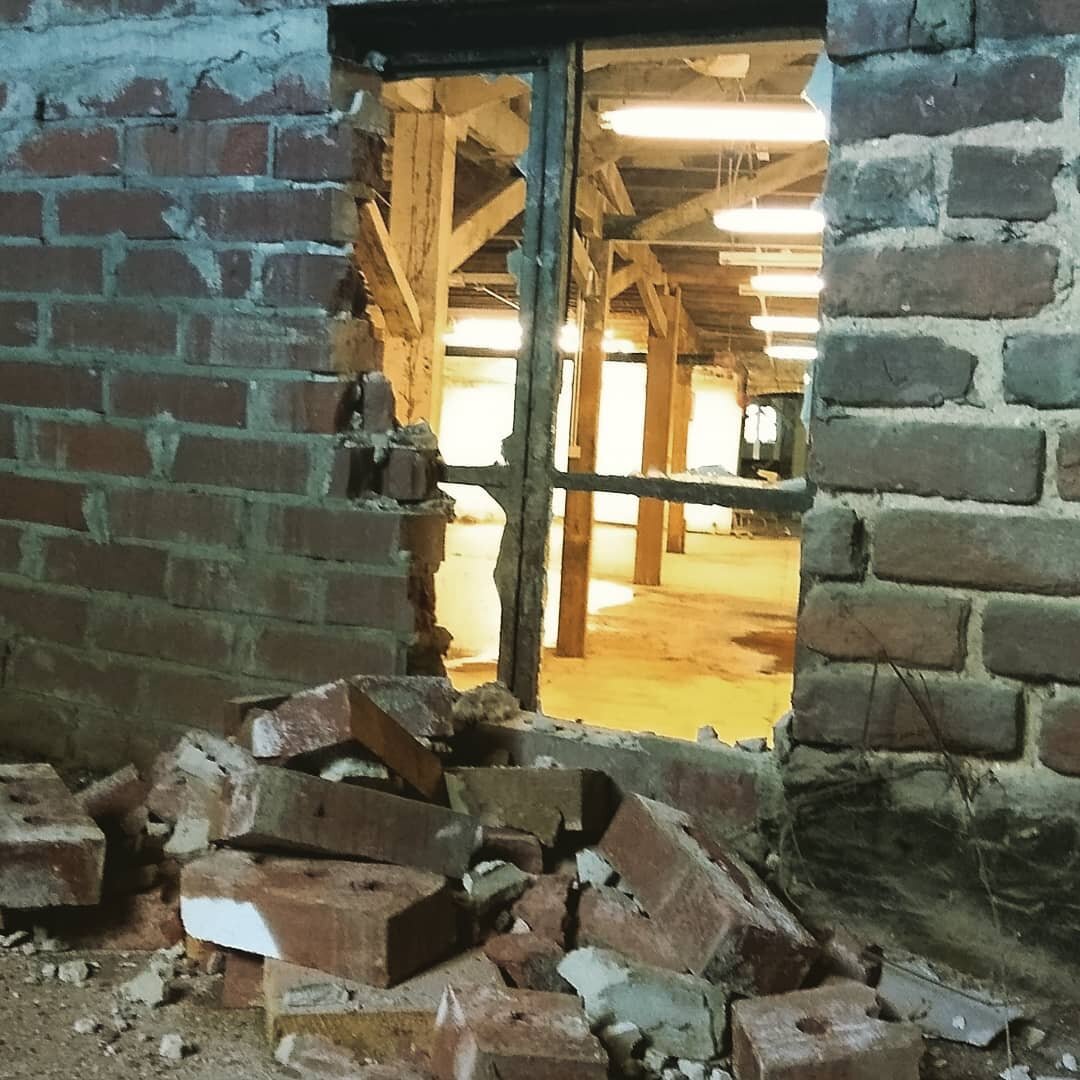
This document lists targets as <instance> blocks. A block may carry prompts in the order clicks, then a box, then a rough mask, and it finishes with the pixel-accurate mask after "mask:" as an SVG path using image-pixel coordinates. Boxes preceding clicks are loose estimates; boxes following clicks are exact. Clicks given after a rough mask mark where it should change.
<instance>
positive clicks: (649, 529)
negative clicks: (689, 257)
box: [634, 292, 682, 585]
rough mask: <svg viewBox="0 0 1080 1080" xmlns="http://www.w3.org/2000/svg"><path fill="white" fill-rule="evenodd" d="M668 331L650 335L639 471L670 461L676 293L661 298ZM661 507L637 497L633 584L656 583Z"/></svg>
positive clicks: (660, 553) (658, 468)
mask: <svg viewBox="0 0 1080 1080" xmlns="http://www.w3.org/2000/svg"><path fill="white" fill-rule="evenodd" d="M664 305H665V307H666V308H667V314H668V332H667V334H666V335H664V336H663V337H660V336H659V335H656V334H652V335H650V337H649V357H648V360H647V362H646V376H645V430H644V435H643V439H642V448H641V472H642V475H643V476H648V475H649V474H650V473H652V472H662V473H666V472H667V471H668V469H669V466H670V461H671V411H672V402H673V400H674V394H675V370H676V368H677V366H678V360H679V316H680V314H681V313H682V297H681V296H680V295H679V293H678V292H676V293H675V294H674V295H673V296H668V297H665V298H664ZM664 510H665V504H664V503H663V502H662V501H660V500H659V499H640V500H638V522H637V542H636V546H635V549H634V584H635V585H659V584H660V571H661V566H662V563H663V557H664Z"/></svg>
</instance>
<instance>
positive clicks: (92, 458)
mask: <svg viewBox="0 0 1080 1080" xmlns="http://www.w3.org/2000/svg"><path fill="white" fill-rule="evenodd" d="M33 446H34V456H35V459H36V460H37V462H38V464H41V465H46V466H48V467H49V468H52V469H66V470H68V471H70V472H98V473H112V474H116V475H119V476H149V475H150V472H151V470H152V468H153V462H152V461H151V458H150V450H149V448H148V447H147V445H146V435H145V433H144V432H142V431H136V430H133V429H131V428H116V427H109V426H107V425H105V424H66V423H62V422H58V421H49V420H41V421H38V422H37V423H36V424H35V425H34V432H33Z"/></svg>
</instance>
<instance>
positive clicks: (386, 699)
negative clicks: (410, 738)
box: [349, 675, 459, 739]
mask: <svg viewBox="0 0 1080 1080" xmlns="http://www.w3.org/2000/svg"><path fill="white" fill-rule="evenodd" d="M349 682H350V683H351V684H352V685H353V686H355V687H356V688H357V689H358V690H360V691H361V692H362V693H363V694H364V695H365V696H366V697H368V698H370V699H371V700H372V701H373V702H375V704H376V705H378V706H379V708H380V709H382V710H383V712H384V713H386V715H387V716H389V717H391V718H392V719H393V720H394V722H395V723H397V724H398V725H400V726H401V727H403V728H404V729H405V730H406V731H408V732H409V733H410V734H412V735H415V736H416V737H417V738H418V739H448V738H452V737H453V736H454V735H455V734H456V733H457V729H458V726H459V725H457V724H456V722H455V718H454V715H453V713H454V704H455V702H456V701H457V700H458V697H459V695H458V692H457V691H456V690H455V689H454V687H453V684H452V683H451V682H450V680H449V679H445V678H441V677H439V676H434V675H390V676H388V675H354V676H352V677H351V678H350V679H349Z"/></svg>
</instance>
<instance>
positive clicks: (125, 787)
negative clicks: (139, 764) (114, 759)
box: [75, 765, 150, 822]
mask: <svg viewBox="0 0 1080 1080" xmlns="http://www.w3.org/2000/svg"><path fill="white" fill-rule="evenodd" d="M149 789H150V787H149V784H147V783H146V781H144V780H143V779H142V777H140V776H139V772H138V770H137V769H136V768H135V766H134V765H126V766H125V767H124V768H123V769H120V770H119V771H118V772H114V773H110V774H109V775H108V776H105V777H102V778H101V779H100V780H96V781H94V782H93V783H91V784H88V785H87V786H86V787H84V788H83V789H82V791H80V792H78V793H77V794H76V795H75V802H76V803H77V804H78V806H79V808H80V809H81V810H82V812H83V813H84V814H86V816H87V817H89V818H91V819H92V820H93V821H96V822H101V821H110V820H111V821H118V820H120V819H121V818H124V817H126V816H127V815H128V814H130V813H131V812H132V811H133V810H138V809H139V808H140V807H141V806H142V804H143V800H144V799H145V798H146V793H147V791H149Z"/></svg>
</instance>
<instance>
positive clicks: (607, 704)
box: [437, 524, 799, 742]
mask: <svg viewBox="0 0 1080 1080" xmlns="http://www.w3.org/2000/svg"><path fill="white" fill-rule="evenodd" d="M500 533H501V529H500V527H499V526H497V525H492V524H455V525H452V526H451V527H450V530H449V533H448V537H447V561H446V563H445V564H444V566H443V568H442V570H441V571H440V573H439V577H438V580H437V611H438V616H439V622H440V623H441V624H442V625H443V626H445V627H446V628H447V629H448V630H449V631H450V632H451V633H452V634H453V635H454V643H453V645H452V647H451V651H450V656H449V664H448V667H449V669H450V676H451V678H452V679H453V680H454V683H455V685H457V686H458V687H460V688H462V689H465V688H468V687H470V686H475V685H477V684H478V683H481V682H486V681H488V680H489V679H493V678H495V671H496V669H495V660H496V657H497V654H498V636H499V607H498V599H497V597H496V594H495V587H494V584H493V583H492V581H491V575H492V572H493V569H494V565H495V556H496V552H497V549H498V543H499V536H500ZM561 545H562V530H561V527H560V526H558V525H556V527H555V528H554V529H553V531H552V557H551V563H552V564H553V565H552V567H551V569H550V570H549V573H548V596H549V597H550V598H552V600H553V601H554V603H552V604H549V609H548V612H547V618H546V619H545V623H546V625H545V646H546V647H545V650H544V659H543V666H542V670H541V704H542V707H543V709H544V711H545V712H547V713H549V714H550V715H552V716H557V717H562V718H566V719H577V718H580V719H583V720H586V721H588V722H589V723H591V724H597V725H600V726H604V727H611V728H622V729H624V730H631V731H653V732H656V733H657V734H663V735H671V736H675V737H677V738H685V739H693V738H694V737H695V735H696V733H697V731H698V729H699V728H700V727H701V726H702V725H704V724H711V725H712V726H713V727H714V728H716V730H717V732H718V733H719V735H720V738H721V739H723V740H725V741H727V742H732V741H734V740H735V739H744V738H751V737H754V736H759V735H767V734H769V732H770V729H771V727H772V725H773V724H774V723H775V722H776V721H777V720H778V719H779V718H780V717H781V716H782V715H783V713H784V712H785V711H786V710H787V708H788V705H789V701H790V697H791V670H792V661H793V655H794V646H795V610H796V603H797V599H798V587H799V543H798V541H797V540H791V539H785V540H748V539H736V538H735V537H731V536H707V535H701V534H690V535H689V536H688V538H687V554H686V555H665V556H664V567H663V582H664V584H663V585H662V586H660V587H658V588H645V587H641V586H635V585H633V584H632V576H633V563H634V530H633V529H629V528H623V527H620V526H610V525H601V526H599V527H598V528H597V530H596V537H595V540H594V555H593V581H592V585H591V587H590V596H589V609H590V616H589V628H590V637H589V656H588V657H587V658H586V659H584V660H571V659H566V658H562V657H557V656H555V654H554V644H555V626H556V616H555V610H554V609H555V607H556V606H557V602H558V595H559V572H558V571H559V567H558V564H559V558H560V552H561Z"/></svg>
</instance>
